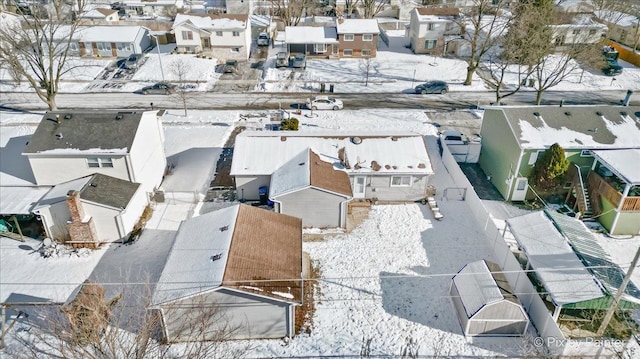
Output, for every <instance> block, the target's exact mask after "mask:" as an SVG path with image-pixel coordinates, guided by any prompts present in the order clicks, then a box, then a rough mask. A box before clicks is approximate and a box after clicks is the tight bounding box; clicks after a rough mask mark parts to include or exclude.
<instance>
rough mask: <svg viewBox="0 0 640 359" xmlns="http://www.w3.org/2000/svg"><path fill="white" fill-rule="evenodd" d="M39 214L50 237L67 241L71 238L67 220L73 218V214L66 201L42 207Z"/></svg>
mask: <svg viewBox="0 0 640 359" xmlns="http://www.w3.org/2000/svg"><path fill="white" fill-rule="evenodd" d="M38 214H39V215H40V216H41V218H42V223H43V225H44V226H45V227H46V228H45V231H46V232H47V236H48V237H50V238H51V239H55V240H57V241H66V240H68V239H69V231H68V230H67V221H70V220H71V214H70V213H69V207H67V202H66V201H62V202H58V203H54V204H52V205H51V206H49V207H44V208H41V209H40V210H38Z"/></svg>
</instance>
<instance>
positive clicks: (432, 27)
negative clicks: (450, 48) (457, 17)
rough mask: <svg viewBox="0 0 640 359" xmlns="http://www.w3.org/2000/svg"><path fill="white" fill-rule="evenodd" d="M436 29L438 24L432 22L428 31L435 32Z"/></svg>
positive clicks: (428, 25)
mask: <svg viewBox="0 0 640 359" xmlns="http://www.w3.org/2000/svg"><path fill="white" fill-rule="evenodd" d="M435 29H436V24H434V23H432V22H430V23H428V24H427V31H433V30H435Z"/></svg>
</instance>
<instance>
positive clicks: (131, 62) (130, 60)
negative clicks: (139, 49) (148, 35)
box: [124, 54, 144, 70]
mask: <svg viewBox="0 0 640 359" xmlns="http://www.w3.org/2000/svg"><path fill="white" fill-rule="evenodd" d="M143 58H144V56H143V55H142V54H131V55H129V57H127V59H126V60H125V61H124V68H125V69H129V70H134V69H137V68H138V67H140V65H141V64H142V59H143Z"/></svg>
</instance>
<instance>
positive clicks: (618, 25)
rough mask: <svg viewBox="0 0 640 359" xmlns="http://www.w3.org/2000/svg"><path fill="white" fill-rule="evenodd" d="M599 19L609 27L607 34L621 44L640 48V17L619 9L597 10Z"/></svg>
mask: <svg viewBox="0 0 640 359" xmlns="http://www.w3.org/2000/svg"><path fill="white" fill-rule="evenodd" d="M595 14H596V16H597V17H598V19H599V20H600V21H601V22H603V23H604V24H606V25H607V26H608V28H609V31H608V34H607V36H608V37H609V38H610V39H611V40H614V41H617V42H619V43H621V44H624V45H627V46H631V47H632V48H633V47H635V48H638V46H639V45H640V17H639V16H635V15H631V14H625V13H622V12H617V11H607V10H602V11H596V12H595Z"/></svg>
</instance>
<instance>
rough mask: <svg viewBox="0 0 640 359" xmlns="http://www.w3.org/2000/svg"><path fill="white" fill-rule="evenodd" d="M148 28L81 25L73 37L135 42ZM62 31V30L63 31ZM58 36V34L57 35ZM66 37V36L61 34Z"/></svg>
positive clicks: (91, 40) (83, 39)
mask: <svg viewBox="0 0 640 359" xmlns="http://www.w3.org/2000/svg"><path fill="white" fill-rule="evenodd" d="M145 31H147V29H146V28H145V27H142V26H126V25H106V26H79V27H78V28H77V29H76V31H75V33H74V34H73V38H74V39H75V40H77V41H82V42H125V43H126V42H135V41H136V39H138V34H140V33H141V32H145ZM61 33H62V32H61ZM56 37H58V36H56ZM61 37H64V36H61Z"/></svg>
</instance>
